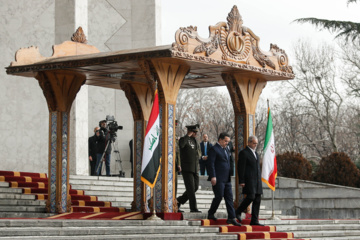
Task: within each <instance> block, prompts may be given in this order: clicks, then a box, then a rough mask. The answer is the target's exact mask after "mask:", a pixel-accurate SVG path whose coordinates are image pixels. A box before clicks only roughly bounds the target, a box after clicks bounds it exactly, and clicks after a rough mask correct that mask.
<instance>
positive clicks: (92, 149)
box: [89, 135, 98, 162]
mask: <svg viewBox="0 0 360 240" xmlns="http://www.w3.org/2000/svg"><path fill="white" fill-rule="evenodd" d="M97 141H98V138H97V137H96V135H93V136H91V137H89V157H90V156H91V157H92V159H93V161H95V162H96V153H97Z"/></svg>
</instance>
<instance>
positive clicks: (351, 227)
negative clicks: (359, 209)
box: [276, 224, 360, 232]
mask: <svg viewBox="0 0 360 240" xmlns="http://www.w3.org/2000/svg"><path fill="white" fill-rule="evenodd" d="M276 230H277V231H280V232H295V231H296V232H299V231H322V230H324V231H333V230H342V231H347V230H360V225H359V224H328V225H310V226H309V225H287V226H278V227H277V228H276Z"/></svg>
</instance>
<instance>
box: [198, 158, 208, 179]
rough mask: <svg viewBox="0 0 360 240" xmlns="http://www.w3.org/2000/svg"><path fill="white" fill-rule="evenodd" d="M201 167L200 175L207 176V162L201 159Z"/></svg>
mask: <svg viewBox="0 0 360 240" xmlns="http://www.w3.org/2000/svg"><path fill="white" fill-rule="evenodd" d="M199 165H200V175H203V176H205V170H206V161H204V160H202V159H200V160H199Z"/></svg>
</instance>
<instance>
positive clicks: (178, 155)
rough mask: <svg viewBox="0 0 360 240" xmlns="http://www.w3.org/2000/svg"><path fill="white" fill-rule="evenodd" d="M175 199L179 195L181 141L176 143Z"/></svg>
mask: <svg viewBox="0 0 360 240" xmlns="http://www.w3.org/2000/svg"><path fill="white" fill-rule="evenodd" d="M175 150H176V153H175V197H176V195H177V185H178V171H179V169H178V166H181V165H180V164H181V161H180V147H179V140H176V141H175Z"/></svg>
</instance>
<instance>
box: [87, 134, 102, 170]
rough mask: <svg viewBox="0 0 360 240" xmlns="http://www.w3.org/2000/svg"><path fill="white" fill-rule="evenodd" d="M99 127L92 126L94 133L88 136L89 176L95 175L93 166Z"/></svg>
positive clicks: (94, 164) (94, 165)
mask: <svg viewBox="0 0 360 240" xmlns="http://www.w3.org/2000/svg"><path fill="white" fill-rule="evenodd" d="M99 130H100V128H99V127H96V128H94V135H93V136H91V137H89V161H90V174H91V176H96V172H95V167H96V159H97V158H96V154H97V143H98V141H99V136H100V133H99Z"/></svg>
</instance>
